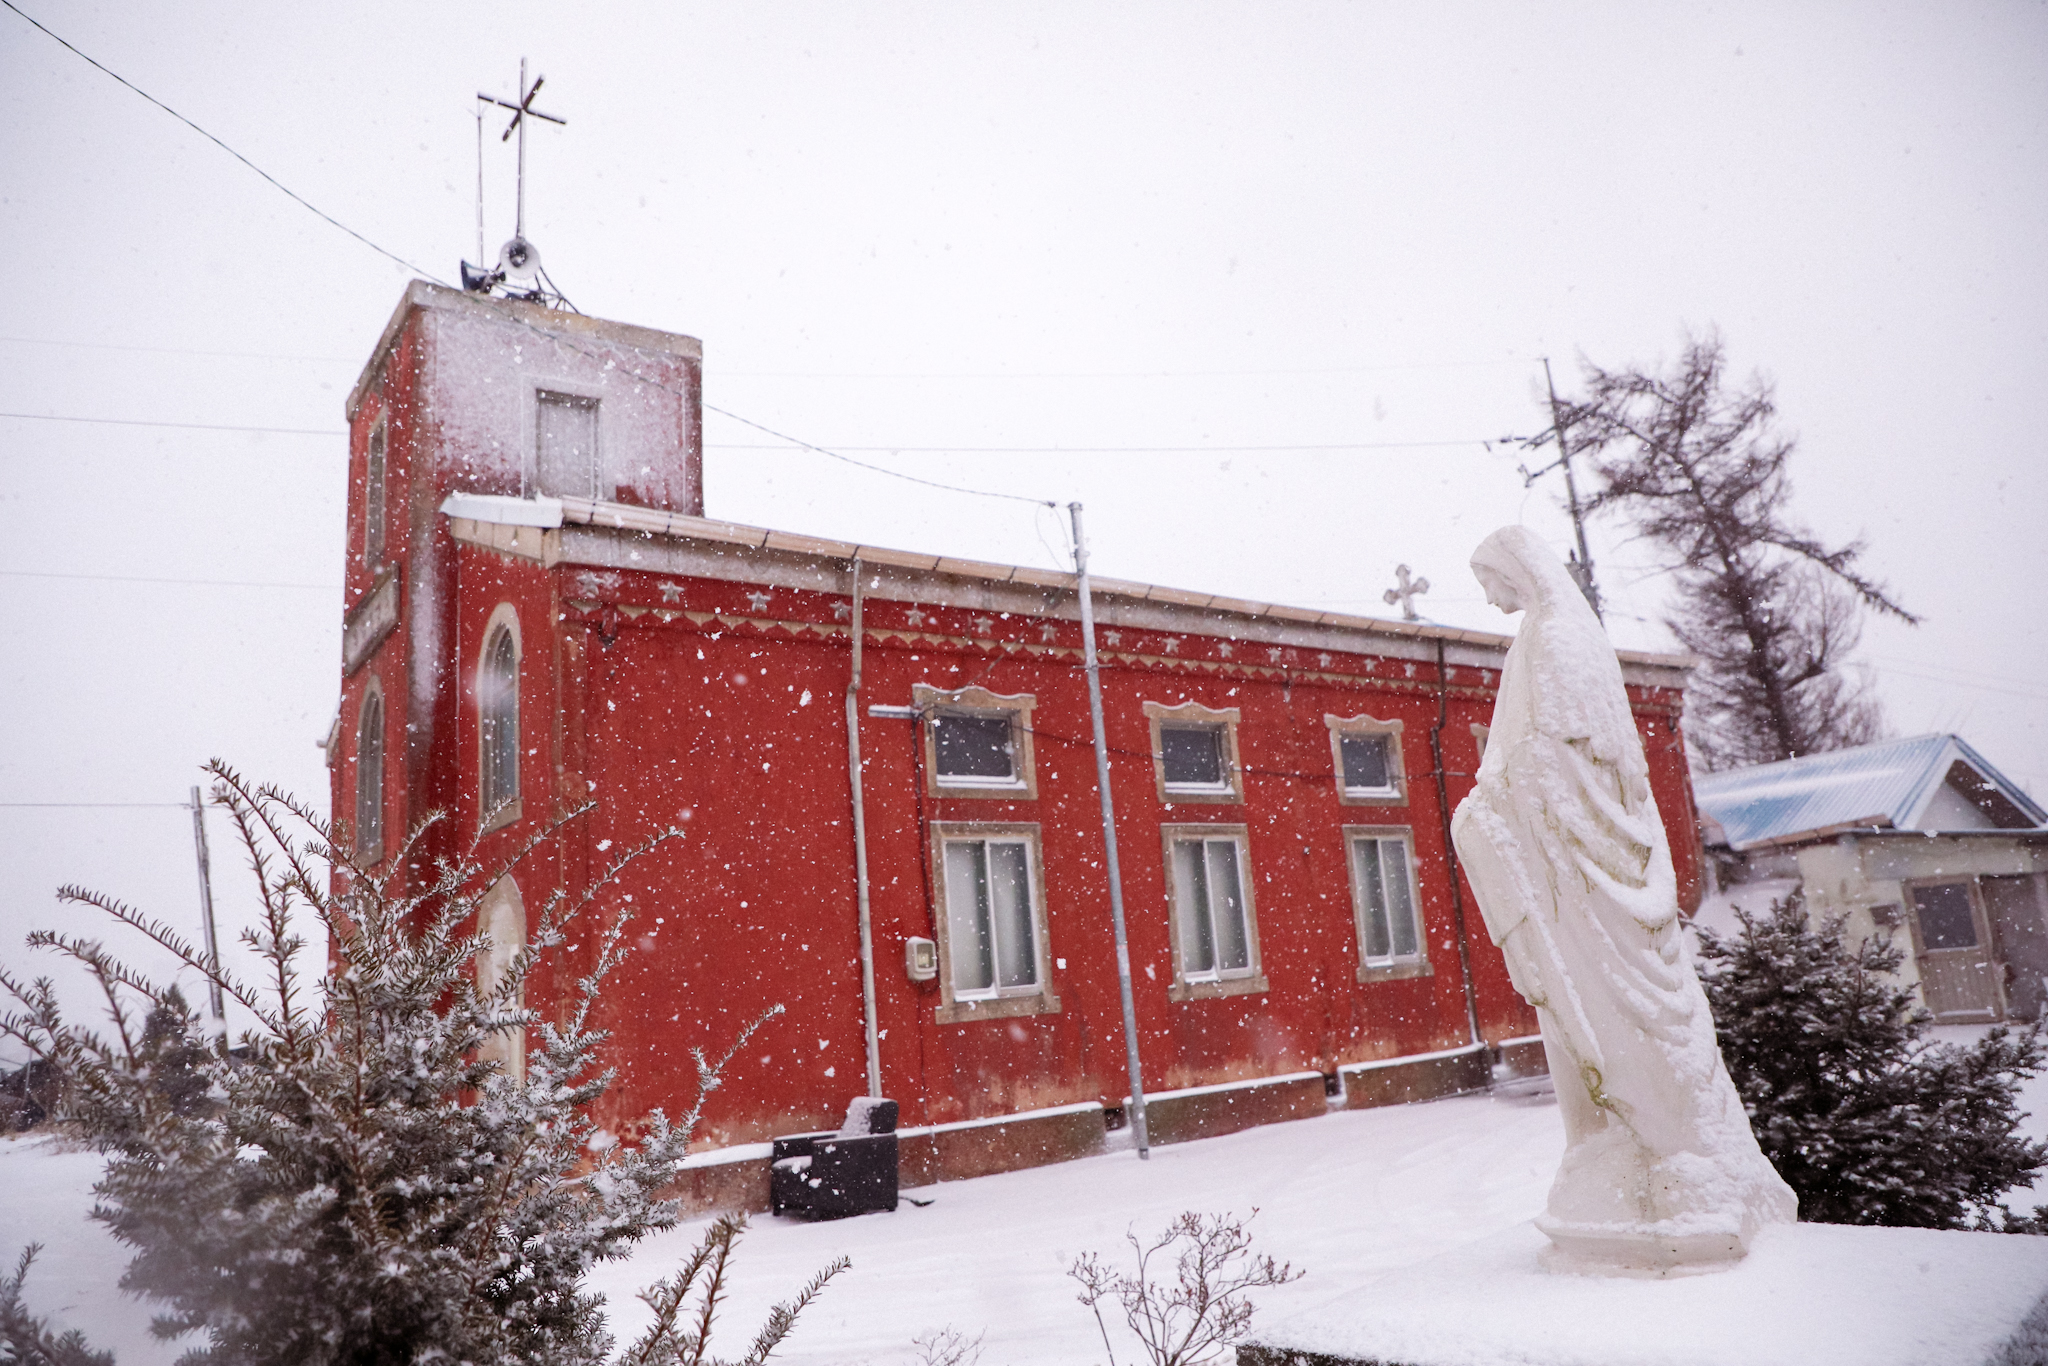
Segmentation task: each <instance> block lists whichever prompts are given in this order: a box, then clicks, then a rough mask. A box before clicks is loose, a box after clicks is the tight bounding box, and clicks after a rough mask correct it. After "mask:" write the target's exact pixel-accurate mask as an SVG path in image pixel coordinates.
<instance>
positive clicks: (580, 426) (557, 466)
mask: <svg viewBox="0 0 2048 1366" xmlns="http://www.w3.org/2000/svg"><path fill="white" fill-rule="evenodd" d="M539 400H540V401H539V404H538V405H537V411H536V421H535V423H534V440H535V446H536V449H535V460H534V468H535V471H536V472H537V474H538V475H539V480H540V491H541V492H542V493H547V494H553V495H555V496H556V497H560V496H561V495H563V494H568V495H569V496H571V497H574V498H595V497H597V496H598V494H597V400H596V399H594V398H577V397H575V396H574V395H571V394H541V395H539Z"/></svg>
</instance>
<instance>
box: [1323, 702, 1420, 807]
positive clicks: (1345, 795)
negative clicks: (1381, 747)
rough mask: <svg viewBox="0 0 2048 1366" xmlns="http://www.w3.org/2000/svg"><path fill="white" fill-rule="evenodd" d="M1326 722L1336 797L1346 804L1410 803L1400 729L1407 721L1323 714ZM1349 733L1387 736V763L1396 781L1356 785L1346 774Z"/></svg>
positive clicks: (1390, 804) (1401, 804)
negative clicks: (1347, 779)
mask: <svg viewBox="0 0 2048 1366" xmlns="http://www.w3.org/2000/svg"><path fill="white" fill-rule="evenodd" d="M1323 724H1324V725H1326V726H1328V727H1329V728H1330V771H1331V772H1332V773H1333V774H1335V775H1336V780H1337V800H1338V802H1339V803H1341V804H1342V805H1345V806H1406V805H1408V764H1407V761H1406V760H1405V759H1404V758H1403V757H1402V755H1401V732H1402V729H1403V728H1404V726H1405V724H1406V723H1405V722H1401V721H1382V720H1380V719H1379V718H1377V717H1374V716H1368V715H1366V714H1365V713H1364V712H1360V713H1359V714H1358V715H1356V716H1332V715H1330V714H1329V713H1327V712H1326V713H1324V715H1323ZM1347 735H1384V736H1387V737H1389V738H1388V740H1387V763H1388V766H1389V767H1390V769H1391V770H1392V772H1391V774H1390V776H1391V778H1392V779H1393V784H1392V786H1390V787H1385V788H1353V787H1351V786H1350V785H1349V784H1348V783H1347V782H1346V781H1345V777H1344V737H1345V736H1347Z"/></svg>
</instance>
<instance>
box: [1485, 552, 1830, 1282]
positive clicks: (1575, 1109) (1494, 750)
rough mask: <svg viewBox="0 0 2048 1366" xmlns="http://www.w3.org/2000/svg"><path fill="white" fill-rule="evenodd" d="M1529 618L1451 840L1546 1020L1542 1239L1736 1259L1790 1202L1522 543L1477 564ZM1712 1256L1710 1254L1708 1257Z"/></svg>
mask: <svg viewBox="0 0 2048 1366" xmlns="http://www.w3.org/2000/svg"><path fill="white" fill-rule="evenodd" d="M1473 564H1474V566H1475V567H1485V568H1488V569H1491V570H1492V571H1493V572H1494V573H1495V574H1497V575H1498V576H1500V578H1501V579H1502V580H1504V581H1505V582H1506V583H1507V584H1508V586H1510V587H1511V588H1512V589H1513V590H1514V592H1515V594H1516V596H1517V597H1519V599H1520V600H1521V605H1522V607H1523V608H1525V609H1526V611H1527V616H1526V618H1525V620H1524V622H1523V624H1522V628H1521V631H1520V633H1519V634H1518V635H1517V637H1516V639H1515V643H1514V646H1513V647H1512V648H1511V649H1510V650H1509V651H1508V658H1507V666H1506V668H1505V669H1504V670H1503V672H1502V675H1501V687H1500V697H1499V701H1498V703H1497V705H1496V707H1495V710H1494V717H1493V725H1492V727H1491V729H1490V731H1489V734H1488V736H1487V744H1486V757H1485V759H1484V761H1483V762H1482V763H1481V764H1480V768H1479V778H1478V784H1477V787H1476V788H1475V790H1474V791H1473V792H1472V794H1471V795H1470V796H1469V797H1467V798H1466V799H1465V801H1464V802H1463V803H1461V804H1460V805H1459V807H1458V811H1457V815H1456V817H1455V818H1454V820H1453V822H1452V833H1453V837H1454V841H1455V844H1456V847H1457V851H1458V857H1459V859H1460V860H1461V861H1462V862H1463V864H1464V867H1465V871H1466V874H1467V876H1468V878H1469V879H1470V881H1471V883H1472V887H1473V891H1474V892H1475V893H1476V895H1477V897H1478V901H1479V907H1480V911H1481V914H1482V915H1484V917H1485V919H1486V926H1487V929H1488V931H1489V932H1490V933H1491V935H1492V937H1493V940H1494V942H1495V943H1496V944H1498V945H1499V946H1500V948H1501V952H1502V953H1503V955H1505V957H1506V959H1507V965H1508V972H1509V975H1510V976H1511V978H1512V979H1513V981H1514V984H1515V988H1516V989H1517V990H1518V991H1520V992H1521V993H1522V995H1523V996H1524V997H1526V998H1527V999H1528V1000H1529V1002H1530V1003H1531V1004H1532V1005H1534V1006H1535V1007H1536V1008H1537V1013H1538V1017H1539V1019H1540V1020H1541V1022H1542V1029H1543V1042H1544V1051H1545V1053H1546V1055H1547V1057H1548V1059H1549V1063H1550V1070H1551V1074H1552V1077H1553V1080H1554V1082H1555V1085H1556V1088H1557V1094H1558V1102H1559V1105H1560V1108H1561V1109H1562V1111H1563V1117H1564V1123H1565V1137H1566V1143H1567V1147H1566V1154H1565V1160H1564V1163H1563V1165H1562V1166H1561V1167H1560V1169H1559V1171H1558V1176H1557V1181H1556V1183H1555V1184H1554V1185H1553V1187H1552V1189H1551V1194H1550V1202H1549V1213H1548V1217H1547V1219H1546V1220H1545V1221H1544V1224H1545V1229H1546V1231H1547V1232H1550V1233H1551V1234H1552V1236H1553V1238H1558V1240H1559V1241H1560V1242H1563V1241H1564V1239H1563V1238H1560V1237H1559V1231H1560V1230H1570V1229H1578V1230H1593V1229H1604V1230H1608V1231H1611V1232H1614V1233H1616V1234H1619V1235H1622V1236H1627V1235H1626V1233H1625V1231H1626V1230H1629V1229H1633V1230H1635V1231H1636V1232H1637V1233H1639V1234H1641V1235H1642V1236H1644V1237H1650V1238H1653V1239H1654V1238H1662V1239H1663V1240H1665V1241H1667V1242H1669V1241H1671V1240H1673V1239H1676V1240H1679V1241H1681V1242H1683V1241H1687V1240H1691V1241H1693V1242H1696V1243H1698V1245H1699V1246H1701V1247H1708V1248H1716V1247H1722V1245H1723V1244H1728V1246H1726V1247H1725V1250H1723V1251H1721V1252H1719V1253H1711V1252H1710V1253H1708V1254H1705V1255H1708V1256H1712V1255H1735V1254H1737V1253H1739V1252H1740V1251H1741V1250H1742V1248H1743V1247H1744V1246H1746V1244H1747V1242H1748V1239H1749V1236H1750V1235H1751V1234H1752V1233H1753V1232H1754V1231H1755V1230H1756V1228H1757V1227H1759V1226H1760V1225H1762V1224H1765V1223H1772V1222H1779V1221H1783V1220H1789V1219H1790V1218H1791V1217H1792V1216H1793V1212H1794V1207H1795V1206H1794V1200H1793V1196H1792V1193H1791V1191H1790V1189H1789V1188H1787V1187H1786V1186H1785V1184H1784V1183H1783V1182H1782V1181H1781V1180H1779V1178H1778V1176H1777V1173H1776V1172H1774V1171H1773V1170H1771V1167H1770V1165H1769V1163H1768V1162H1767V1161H1766V1160H1765V1159H1764V1157H1763V1154H1762V1153H1761V1152H1760V1151H1759V1150H1758V1148H1757V1145H1756V1139H1755V1137H1754V1135H1753V1134H1752V1133H1751V1131H1750V1127H1749V1121H1748V1117H1747V1116H1746V1115H1745V1114H1744V1113H1743V1110H1742V1104H1741V1100H1740V1098H1739V1097H1738V1096H1737V1095H1736V1092H1735V1088H1734V1085H1733V1083H1732V1082H1730V1080H1729V1078H1728V1074H1727V1070H1726V1069H1725V1068H1724V1067H1723V1065H1722V1062H1721V1054H1720V1049H1719V1047H1718V1046H1717V1045H1716V1043H1715V1039H1714V1025H1713V1018H1712V1016H1711V1014H1710V1013H1709V1011H1708V1008H1707V1001H1706V995H1705V993H1704V992H1703V991H1702V990H1701V989H1700V984H1699V980H1698V978H1697V977H1696V976H1695V974H1694V972H1693V968H1692V964H1691V962H1690V960H1689V958H1688V956H1687V954H1686V952H1685V945H1684V941H1683V938H1682V930H1681V927H1680V925H1679V920H1678V897H1677V879H1676V877H1675V875H1674V873H1673V871H1672V866H1671V850H1670V845H1669V843H1668V841H1667V839H1666V836H1665V833H1664V824H1663V821H1662V819H1661V817H1660V816H1659V815H1658V811H1657V804H1656V801H1655V799H1654V798H1653V797H1652V796H1651V793H1650V782H1649V765H1648V763H1647V762H1646V760H1645V758H1644V755H1643V746H1642V741H1641V738H1640V737H1639V736H1638V734H1637V732H1636V727H1635V721H1634V717H1633V716H1632V714H1631V713H1630V711H1629V706H1628V698H1627V694H1626V693H1625V691H1624V690H1623V686H1622V679H1621V669H1620V665H1619V663H1618V662H1617V661H1616V659H1615V656H1614V650H1613V647H1612V646H1611V645H1610V644H1609V643H1608V640H1607V636H1606V633H1605V632H1604V631H1603V630H1602V629H1601V627H1600V623H1599V621H1598V619H1597V618H1596V617H1594V615H1593V613H1592V609H1591V608H1589V607H1588V606H1587V605H1586V602H1585V599H1584V598H1583V597H1582V596H1581V595H1580V593H1579V591H1578V589H1577V586H1576V585H1575V584H1573V583H1572V581H1571V579H1570V577H1569V576H1568V575H1567V573H1566V572H1565V569H1564V567H1563V565H1561V564H1559V563H1558V561H1557V559H1556V557H1555V556H1553V555H1551V554H1550V553H1549V551H1548V550H1547V549H1545V548H1544V547H1543V545H1542V543H1541V542H1540V541H1538V540H1537V539H1536V538H1535V537H1534V536H1533V535H1531V534H1530V533H1528V532H1526V531H1524V530H1522V529H1521V528H1519V527H1511V528H1507V529H1505V530H1503V531H1500V532H1496V533H1494V535H1493V536H1491V537H1489V538H1488V539H1487V540H1486V542H1485V543H1484V544H1483V545H1482V546H1481V547H1480V549H1479V552H1478V553H1477V554H1476V555H1475V556H1474V557H1473ZM1717 1239H1719V1241H1717Z"/></svg>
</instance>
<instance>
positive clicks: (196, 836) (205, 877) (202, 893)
mask: <svg viewBox="0 0 2048 1366" xmlns="http://www.w3.org/2000/svg"><path fill="white" fill-rule="evenodd" d="M192 847H193V849H194V850H195V851H196V852H197V853H198V855H199V926H200V929H201V930H202V931H203V932H204V934H205V937H206V970H207V972H209V973H210V974H211V976H209V977H208V978H207V979H206V994H207V999H208V1001H209V1002H210V1003H211V1004H212V1006H213V1023H214V1025H215V1026H216V1027H220V1026H224V1025H225V1024H226V1023H227V1011H226V1010H225V1009H223V1008H222V1002H221V998H220V943H219V941H218V939H216V938H215V934H214V928H213V869H212V864H211V861H210V860H209V859H208V858H207V855H206V803H205V802H203V801H201V800H200V798H199V789H198V788H196V787H195V788H193V789H192Z"/></svg>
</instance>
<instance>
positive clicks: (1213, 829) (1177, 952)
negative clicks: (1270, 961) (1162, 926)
mask: <svg viewBox="0 0 2048 1366" xmlns="http://www.w3.org/2000/svg"><path fill="white" fill-rule="evenodd" d="M1163 835H1164V839H1165V843H1166V871H1167V880H1168V886H1169V889H1170V893H1171V896H1172V900H1173V986H1172V987H1171V988H1169V989H1168V993H1167V994H1168V996H1169V998H1170V999H1173V1000H1178V1001H1185V1000H1193V999H1196V998H1200V997H1207V996H1232V995H1236V994H1238V993H1240V992H1247V991H1264V990H1265V989H1266V980H1265V978H1264V977H1263V976H1261V975H1260V973H1259V927H1258V917H1257V915H1256V914H1254V912H1253V909H1252V887H1251V867H1250V864H1251V860H1250V857H1249V848H1248V846H1247V844H1246V832H1245V827H1243V826H1241V825H1169V826H1167V827H1165V830H1164V832H1163Z"/></svg>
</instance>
